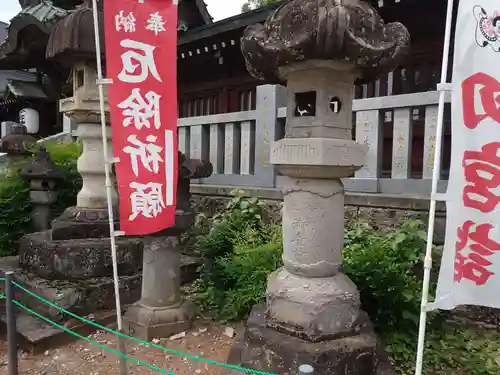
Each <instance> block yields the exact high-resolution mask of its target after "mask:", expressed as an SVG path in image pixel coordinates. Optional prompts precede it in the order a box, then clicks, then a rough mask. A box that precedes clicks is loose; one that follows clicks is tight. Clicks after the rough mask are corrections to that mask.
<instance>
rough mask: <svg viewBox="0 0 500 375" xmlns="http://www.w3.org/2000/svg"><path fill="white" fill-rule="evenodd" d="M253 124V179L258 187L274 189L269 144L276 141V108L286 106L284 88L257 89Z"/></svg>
mask: <svg viewBox="0 0 500 375" xmlns="http://www.w3.org/2000/svg"><path fill="white" fill-rule="evenodd" d="M256 104H257V106H256V108H257V118H256V123H255V179H256V184H257V185H258V186H259V187H270V188H272V187H274V183H275V171H274V167H273V166H272V165H271V163H270V157H271V143H272V142H274V141H275V140H276V130H277V129H276V127H277V124H278V121H277V116H278V108H280V107H284V106H285V105H286V88H285V87H283V86H279V85H262V86H258V87H257V102H256Z"/></svg>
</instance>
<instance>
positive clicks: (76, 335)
mask: <svg viewBox="0 0 500 375" xmlns="http://www.w3.org/2000/svg"><path fill="white" fill-rule="evenodd" d="M3 298H5V296H3ZM12 302H13V303H14V304H15V305H17V306H18V307H20V308H22V309H23V310H26V311H28V312H29V313H30V314H33V315H35V316H36V317H38V318H40V319H43V320H45V321H46V322H47V323H49V324H52V325H53V326H54V327H57V328H59V329H62V330H64V331H65V332H67V333H69V334H71V335H73V336H75V337H78V338H79V339H82V340H85V341H87V342H89V343H91V344H92V345H94V346H97V347H98V348H100V349H103V350H106V351H108V352H110V353H113V354H115V355H117V356H119V357H122V358H125V359H126V360H129V361H133V362H136V363H137V364H139V365H141V366H146V367H149V368H150V369H151V370H155V371H157V372H159V373H162V374H166V375H175V374H174V373H173V372H170V371H167V370H164V369H162V368H160V367H157V366H154V365H151V364H149V363H147V362H144V361H141V360H140V359H137V358H135V357H130V356H128V355H126V354H123V353H121V352H120V351H118V350H116V349H113V348H110V347H107V346H106V345H101V344H99V343H98V342H95V341H94V340H91V339H89V338H88V337H85V336H82V335H80V334H78V333H76V332H74V331H72V330H70V329H69V328H66V327H64V326H62V325H60V324H57V323H56V322H53V321H52V320H50V319H49V318H46V317H44V316H43V315H41V314H38V313H37V312H35V311H33V310H31V309H30V308H28V307H26V306H24V305H23V304H21V303H20V302H18V301H16V300H13V301H12Z"/></svg>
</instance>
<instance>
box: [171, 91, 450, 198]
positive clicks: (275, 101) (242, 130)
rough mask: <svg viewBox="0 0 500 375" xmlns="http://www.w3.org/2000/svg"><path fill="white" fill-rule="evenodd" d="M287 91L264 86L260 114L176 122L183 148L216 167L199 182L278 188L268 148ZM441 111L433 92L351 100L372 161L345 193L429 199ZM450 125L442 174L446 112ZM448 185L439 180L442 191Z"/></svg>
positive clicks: (279, 130) (277, 134)
mask: <svg viewBox="0 0 500 375" xmlns="http://www.w3.org/2000/svg"><path fill="white" fill-rule="evenodd" d="M285 90H286V89H285V88H284V87H281V86H273V85H264V86H259V87H258V88H257V93H256V98H255V108H256V109H255V110H249V111H242V112H234V113H225V114H218V115H209V116H198V117H189V118H181V119H179V122H178V130H179V149H180V150H181V151H183V152H185V153H186V154H187V155H188V156H190V157H192V158H201V159H205V160H210V161H211V162H212V164H213V166H214V174H213V175H212V176H211V177H210V178H207V179H204V180H201V181H199V183H200V184H210V185H223V186H227V185H230V186H251V187H261V188H273V187H280V185H281V179H282V177H281V176H279V175H277V174H276V172H275V170H274V168H273V166H272V165H271V164H270V163H269V154H270V146H271V143H272V142H273V141H276V140H279V139H281V138H282V137H283V136H284V129H285V118H286V108H285V94H286V92H285ZM447 102H448V103H449V98H447ZM437 107H438V93H437V92H435V91H431V92H421V93H414V94H404V95H392V96H386V97H375V98H367V99H356V100H354V102H353V138H355V139H356V140H357V141H358V142H362V143H366V144H368V145H369V155H368V158H367V163H366V166H365V167H363V168H362V169H361V170H359V171H358V172H356V174H355V176H354V177H353V178H348V179H345V181H344V183H345V186H346V189H347V190H350V191H356V192H367V193H377V192H379V193H388V194H405V195H417V196H428V194H429V192H430V185H431V183H430V179H431V178H432V167H433V158H434V151H435V149H436V144H435V140H436V122H437ZM445 119H446V123H445V125H446V126H445V129H446V132H445V137H444V153H443V163H442V164H443V169H444V171H446V170H447V168H448V166H449V154H450V149H449V139H450V134H449V133H450V131H449V108H447V112H446V116H445ZM444 178H446V172H445V173H443V179H444ZM445 185H446V181H442V182H440V190H441V189H443V186H445Z"/></svg>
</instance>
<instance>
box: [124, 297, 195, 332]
mask: <svg viewBox="0 0 500 375" xmlns="http://www.w3.org/2000/svg"><path fill="white" fill-rule="evenodd" d="M193 317H194V305H192V303H191V302H190V301H182V302H181V303H179V304H178V305H177V306H172V307H164V308H162V307H151V306H147V305H144V304H142V303H141V301H139V302H137V303H136V304H134V305H133V306H130V307H129V309H128V310H127V312H126V313H125V316H124V317H123V325H124V328H125V332H126V333H127V334H129V335H130V336H134V337H135V338H138V339H141V340H145V341H151V340H152V339H155V338H161V339H163V338H168V337H170V336H173V335H176V334H178V333H181V332H184V331H187V330H188V329H189V328H191V325H192V321H193Z"/></svg>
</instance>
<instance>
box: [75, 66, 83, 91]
mask: <svg viewBox="0 0 500 375" xmlns="http://www.w3.org/2000/svg"><path fill="white" fill-rule="evenodd" d="M75 80H76V82H75V89H78V88H80V87H82V86H83V85H84V83H85V72H84V71H83V70H81V69H78V70H77V71H76V72H75Z"/></svg>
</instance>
